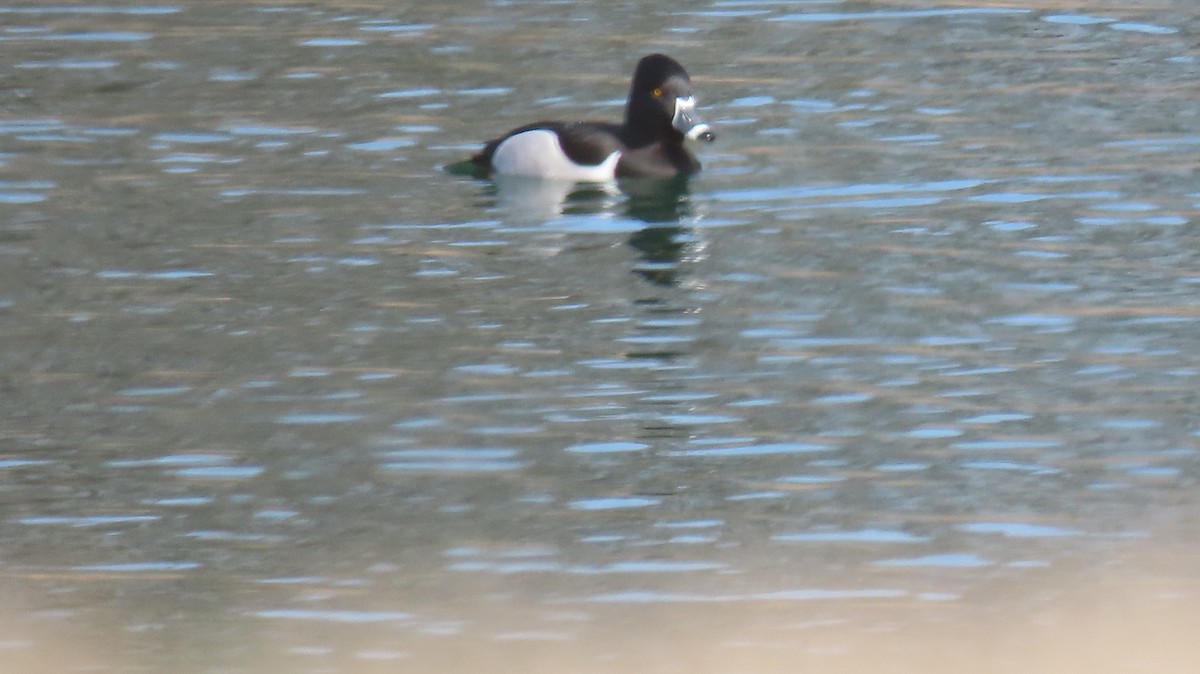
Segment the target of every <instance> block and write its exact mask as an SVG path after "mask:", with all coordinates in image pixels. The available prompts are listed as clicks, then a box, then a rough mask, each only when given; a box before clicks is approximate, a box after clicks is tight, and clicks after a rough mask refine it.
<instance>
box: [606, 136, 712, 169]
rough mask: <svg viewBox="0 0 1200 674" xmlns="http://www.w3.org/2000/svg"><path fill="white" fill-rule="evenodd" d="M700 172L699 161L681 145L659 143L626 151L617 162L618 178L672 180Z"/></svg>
mask: <svg viewBox="0 0 1200 674" xmlns="http://www.w3.org/2000/svg"><path fill="white" fill-rule="evenodd" d="M699 170H700V160H699V159H696V155H695V154H693V153H692V151H691V150H689V149H688V148H687V147H685V146H684V145H683V144H682V143H673V142H670V141H660V142H657V143H651V144H649V145H644V146H642V147H638V148H633V149H626V150H625V152H623V153H621V159H620V161H618V162H617V177H618V178H673V177H676V176H689V175H692V174H693V173H696V172H698V171H699Z"/></svg>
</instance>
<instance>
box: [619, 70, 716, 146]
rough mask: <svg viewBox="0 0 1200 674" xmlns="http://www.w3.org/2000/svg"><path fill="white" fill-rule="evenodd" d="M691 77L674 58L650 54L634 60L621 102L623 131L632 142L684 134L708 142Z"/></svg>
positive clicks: (711, 136) (677, 138)
mask: <svg viewBox="0 0 1200 674" xmlns="http://www.w3.org/2000/svg"><path fill="white" fill-rule="evenodd" d="M695 108H696V98H695V95H694V94H693V93H692V80H691V78H689V77H688V74H687V71H686V70H684V69H683V66H681V65H679V62H678V61H676V60H675V59H673V58H671V57H669V56H665V55H663V54H651V55H649V56H646V57H644V58H643V59H642V60H641V61H639V62H638V65H637V70H635V71H634V72H633V84H631V85H630V87H629V101H628V103H627V104H626V106H625V126H624V131H625V134H626V136H627V137H628V139H629V142H630V143H631V144H633V145H640V144H648V143H653V142H656V141H660V140H673V141H675V142H681V141H682V140H683V139H684V138H691V139H697V138H698V139H700V140H704V141H709V142H711V141H712V140H714V139H715V138H716V136H715V135H714V134H713V132H712V130H711V129H710V128H709V126H708V124H705V123H704V122H701V121H699V120H698V119H697V118H696V114H695Z"/></svg>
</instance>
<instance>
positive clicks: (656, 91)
mask: <svg viewBox="0 0 1200 674" xmlns="http://www.w3.org/2000/svg"><path fill="white" fill-rule="evenodd" d="M650 93H652V94H654V97H655V98H662V95H663V90H662V88H661V87H654V91H651V92H650Z"/></svg>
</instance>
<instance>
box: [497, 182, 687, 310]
mask: <svg viewBox="0 0 1200 674" xmlns="http://www.w3.org/2000/svg"><path fill="white" fill-rule="evenodd" d="M485 198H486V199H487V202H488V203H487V204H486V205H490V206H496V207H498V208H499V209H500V210H501V211H502V212H503V213H504V216H505V218H506V219H507V220H510V221H512V222H516V223H526V224H532V225H546V226H550V227H553V226H554V223H555V221H557V220H560V219H565V220H570V219H572V218H587V217H589V216H596V217H598V218H603V219H604V220H606V221H607V220H613V219H614V218H615V219H618V220H619V219H621V217H622V216H624V218H625V219H626V220H627V222H626V223H624V224H625V225H626V226H625V227H619V228H620V229H626V230H628V229H632V228H633V226H636V225H635V224H634V223H638V224H640V225H642V226H641V228H640V229H638V230H637V231H635V232H634V233H633V234H631V235H630V236H629V239H628V243H629V245H630V246H632V247H633V248H635V249H637V250H638V251H639V253H640V261H639V264H637V265H636V266H635V267H634V269H633V271H634V273H636V274H638V275H639V276H641V277H643V278H644V279H646V280H647V281H649V282H651V283H654V284H656V285H664V286H670V285H676V284H677V283H678V279H677V277H678V267H679V263H680V261H682V260H683V259H684V258H685V257H686V256H687V255H688V251H689V250H690V249H692V248H693V247H694V246H695V245H696V242H695V237H694V236H693V230H692V228H690V227H687V226H684V225H683V224H681V223H683V222H685V221H686V220H688V219H689V218H691V217H692V203H691V199H690V195H689V191H688V180H687V178H686V177H683V176H681V177H677V178H669V179H654V178H629V179H624V180H621V181H619V182H616V183H576V182H572V181H560V180H545V179H539V178H526V177H523V176H496V177H495V178H493V179H492V180H491V181H489V182H488V185H487V186H486V187H485ZM630 225H632V226H630ZM600 228H601V229H603V226H601V227H600Z"/></svg>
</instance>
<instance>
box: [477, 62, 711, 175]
mask: <svg viewBox="0 0 1200 674" xmlns="http://www.w3.org/2000/svg"><path fill="white" fill-rule="evenodd" d="M695 108H696V98H695V96H694V95H693V94H692V81H691V79H689V78H688V74H687V71H686V70H684V69H683V66H681V65H679V63H678V62H677V61H675V60H674V59H672V58H670V57H668V56H664V55H662V54H651V55H650V56H647V57H645V58H643V59H642V60H641V61H639V62H638V65H637V70H635V71H634V73H633V83H632V84H631V85H630V87H629V100H628V102H627V103H626V105H625V122H624V123H623V124H607V123H603V122H537V123H534V124H529V125H526V126H522V127H520V128H518V129H514V130H512V131H510V132H508V133H507V134H505V135H504V136H502V137H500V138H497V139H496V140H493V141H491V142H489V143H488V144H487V146H486V147H484V149H483V151H482V152H480V153H479V154H477V155H475V156H474V157H472V158H471V161H472V162H474V163H475V165H476V166H478V167H479V168H480V169H481V170H483V171H487V172H489V173H494V174H500V175H524V176H534V177H540V178H558V179H564V180H575V181H581V182H605V181H610V180H612V179H614V178H624V177H660V178H668V177H674V176H680V175H690V174H692V173H695V172H696V171H699V170H700V161H699V160H698V159H696V155H695V154H693V153H692V151H691V150H689V149H688V148H687V147H686V146H685V145H684V140H685V139H691V140H695V139H699V140H704V141H709V142H711V141H712V140H713V139H714V138H716V136H714V135H713V132H712V130H711V129H710V128H709V126H708V124H705V123H704V122H701V121H699V119H697V117H696V115H695Z"/></svg>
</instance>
